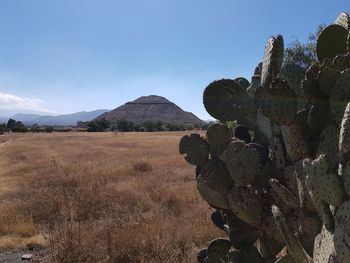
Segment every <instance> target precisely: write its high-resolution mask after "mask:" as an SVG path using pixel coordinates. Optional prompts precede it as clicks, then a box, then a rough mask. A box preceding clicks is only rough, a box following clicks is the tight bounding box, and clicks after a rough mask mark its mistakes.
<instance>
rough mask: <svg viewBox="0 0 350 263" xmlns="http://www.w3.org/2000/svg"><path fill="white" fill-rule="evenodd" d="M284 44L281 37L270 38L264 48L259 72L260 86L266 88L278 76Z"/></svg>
mask: <svg viewBox="0 0 350 263" xmlns="http://www.w3.org/2000/svg"><path fill="white" fill-rule="evenodd" d="M283 52H284V43H283V38H282V36H280V35H279V36H276V37H271V38H270V39H268V41H267V43H266V46H265V54H264V60H263V65H262V71H261V86H262V87H264V88H267V87H268V86H269V85H270V83H271V82H272V80H273V79H274V78H275V77H276V76H277V75H278V73H279V72H280V70H281V67H282V62H283Z"/></svg>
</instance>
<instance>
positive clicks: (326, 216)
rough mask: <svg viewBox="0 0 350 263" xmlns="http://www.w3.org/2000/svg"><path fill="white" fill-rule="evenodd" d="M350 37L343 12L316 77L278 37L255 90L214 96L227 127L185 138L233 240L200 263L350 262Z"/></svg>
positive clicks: (220, 91) (214, 87) (241, 83)
mask: <svg viewBox="0 0 350 263" xmlns="http://www.w3.org/2000/svg"><path fill="white" fill-rule="evenodd" d="M349 30H350V17H349V15H348V14H347V13H345V12H343V13H341V14H340V15H339V16H338V17H337V19H336V21H335V23H334V24H332V25H329V26H328V27H326V28H324V29H323V30H322V32H321V33H320V34H319V36H318V39H317V46H316V47H317V48H316V52H317V59H318V62H316V63H314V64H313V65H311V66H310V67H309V68H308V69H303V68H302V67H300V66H298V65H291V64H287V65H284V64H283V56H284V43H283V38H282V36H280V35H278V36H276V37H271V38H270V39H269V40H268V41H267V44H266V47H265V52H264V57H263V61H262V63H259V65H258V66H257V68H256V69H255V71H254V76H253V77H252V79H251V81H250V82H249V81H248V80H246V79H244V78H236V79H233V80H231V79H221V80H217V81H214V82H212V83H211V84H209V86H208V87H207V88H206V89H205V91H204V96H203V103H204V106H205V108H206V110H207V111H208V113H209V114H210V115H212V116H213V117H214V118H215V119H217V120H218V122H217V123H215V124H212V125H211V126H209V127H208V129H207V131H206V136H204V137H201V136H200V135H199V134H191V135H187V136H184V137H183V138H182V139H181V141H180V153H181V154H183V155H184V157H185V159H186V160H187V161H188V162H189V163H190V164H192V165H195V166H196V182H197V188H198V191H199V193H200V195H201V196H202V197H203V199H204V200H205V201H206V202H207V203H208V204H209V205H210V206H211V207H213V208H214V209H215V211H214V212H213V214H212V216H211V219H212V221H213V223H214V224H215V225H216V226H217V227H219V228H220V229H222V230H223V231H224V232H223V233H226V235H227V238H226V239H224V238H219V239H215V240H213V241H212V242H210V244H209V245H208V247H207V248H205V249H203V250H201V251H200V252H199V253H198V261H199V262H200V263H222V262H226V263H241V262H252V263H254V262H257V263H258V262H259V263H260V262H261V263H263V262H271V263H272V262H279V263H283V262H291V263H292V262H295V263H309V262H317V263H323V262H324V263H327V262H338V263H346V262H350V103H349V101H350V33H349ZM227 121H236V123H237V126H236V128H235V129H231V128H229V127H228V126H227Z"/></svg>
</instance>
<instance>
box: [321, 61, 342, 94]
mask: <svg viewBox="0 0 350 263" xmlns="http://www.w3.org/2000/svg"><path fill="white" fill-rule="evenodd" d="M339 73H340V72H339V71H338V70H335V69H333V68H332V67H328V66H321V68H320V72H319V74H318V79H317V81H318V86H319V88H320V90H321V92H322V93H323V94H324V95H325V96H329V95H330V94H331V93H332V91H333V87H334V85H335V81H336V79H337V77H338V75H339Z"/></svg>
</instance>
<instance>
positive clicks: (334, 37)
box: [316, 25, 348, 62]
mask: <svg viewBox="0 0 350 263" xmlns="http://www.w3.org/2000/svg"><path fill="white" fill-rule="evenodd" d="M347 36H348V31H347V30H346V29H345V28H344V27H342V26H340V25H330V26H328V27H326V28H325V29H323V30H322V32H321V34H320V35H319V36H318V39H317V45H316V52H317V58H318V61H320V62H322V61H323V60H324V59H326V58H328V59H333V58H334V57H335V56H336V55H338V54H344V53H346V51H347Z"/></svg>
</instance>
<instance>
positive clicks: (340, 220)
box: [334, 201, 350, 262]
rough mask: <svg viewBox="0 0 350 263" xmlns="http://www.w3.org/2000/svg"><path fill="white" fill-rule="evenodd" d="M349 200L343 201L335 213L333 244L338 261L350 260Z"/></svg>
mask: <svg viewBox="0 0 350 263" xmlns="http://www.w3.org/2000/svg"><path fill="white" fill-rule="evenodd" d="M349 211H350V201H346V202H344V203H343V204H342V205H341V206H340V207H339V208H338V210H337V213H336V214H335V229H334V244H335V250H336V253H337V259H338V260H339V262H350V245H349V244H350V235H349V233H350V213H349Z"/></svg>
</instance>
